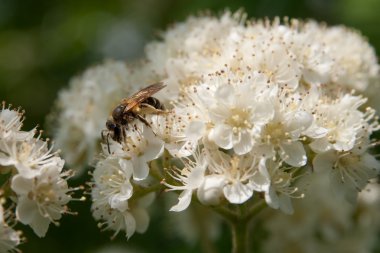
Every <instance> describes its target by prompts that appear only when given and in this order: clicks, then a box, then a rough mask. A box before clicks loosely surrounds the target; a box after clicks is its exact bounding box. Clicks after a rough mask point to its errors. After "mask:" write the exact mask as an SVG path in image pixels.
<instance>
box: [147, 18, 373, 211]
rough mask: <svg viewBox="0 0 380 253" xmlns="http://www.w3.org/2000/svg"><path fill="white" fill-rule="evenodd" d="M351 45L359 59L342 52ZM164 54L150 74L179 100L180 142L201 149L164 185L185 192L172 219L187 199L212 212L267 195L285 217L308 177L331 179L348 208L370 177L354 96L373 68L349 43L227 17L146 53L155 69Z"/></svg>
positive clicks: (358, 44) (351, 36) (179, 32)
mask: <svg viewBox="0 0 380 253" xmlns="http://www.w3.org/2000/svg"><path fill="white" fill-rule="evenodd" d="M338 35H339V36H338ZM343 40H344V41H343ZM346 40H347V41H350V45H348V44H347V41H346ZM341 44H342V45H341ZM352 47H354V48H358V50H357V51H358V52H360V53H358V54H356V53H355V54H350V53H347V52H348V51H349V50H352ZM359 49H360V50H359ZM162 52H167V55H166V56H165V57H167V58H168V59H167V60H166V64H160V66H165V68H163V69H159V68H158V67H157V68H156V71H157V72H160V71H163V72H166V79H165V81H164V82H165V83H167V84H168V86H169V87H168V89H171V91H173V90H176V91H177V92H178V95H177V97H178V98H177V99H175V96H174V98H173V97H172V99H173V100H175V102H174V103H173V109H172V111H173V114H175V115H176V119H177V121H178V122H176V123H175V124H177V125H183V126H184V127H183V129H181V133H182V135H181V136H182V140H181V141H182V143H186V144H188V143H190V144H192V146H191V147H192V150H196V149H202V151H201V152H199V153H198V154H193V155H194V159H195V162H194V161H190V162H187V161H185V162H184V164H185V168H184V169H182V170H180V171H176V172H174V173H173V177H174V178H175V179H176V180H177V181H179V183H180V185H177V184H166V185H167V186H168V187H169V188H171V189H172V190H181V191H182V193H181V195H180V197H179V202H178V204H177V205H175V206H174V207H173V208H172V210H175V211H180V210H183V209H185V208H186V207H187V206H188V205H189V204H190V201H191V197H192V193H193V192H194V191H196V193H197V197H198V199H199V201H200V202H202V203H204V204H211V205H217V204H219V203H221V201H223V199H225V200H227V201H228V202H229V203H233V204H241V203H244V202H246V201H247V200H249V199H250V198H251V197H252V195H253V194H254V192H263V193H264V195H265V201H266V202H267V204H268V205H269V206H271V207H272V208H276V209H277V208H280V209H281V210H282V211H284V212H286V213H292V212H293V208H292V205H291V202H290V197H301V196H303V195H304V193H303V192H302V191H301V190H300V189H299V188H298V187H296V186H294V182H295V180H296V179H298V180H302V177H301V175H302V174H305V173H306V172H311V171H314V172H320V171H328V172H329V173H330V174H331V177H330V180H331V186H332V188H333V191H334V192H336V193H339V194H342V195H343V197H345V198H346V199H347V200H350V201H353V200H354V199H356V197H357V193H358V191H361V190H362V189H363V188H364V187H365V185H366V184H367V182H368V180H369V179H370V178H373V177H376V176H377V175H378V173H379V170H380V163H379V162H378V161H377V160H376V159H375V158H374V157H373V156H372V155H370V154H369V153H368V150H369V148H370V147H371V145H372V144H371V141H370V135H371V134H372V133H373V132H374V131H376V130H378V128H379V126H378V124H377V122H376V118H375V111H374V110H373V109H371V108H362V107H363V105H364V103H365V102H366V99H365V98H363V97H362V96H360V95H355V93H354V92H352V88H356V89H359V90H363V89H365V88H366V87H367V86H368V85H369V84H370V82H371V80H372V79H374V78H376V77H377V75H378V70H379V67H378V65H377V63H376V57H375V55H374V52H373V49H372V48H371V47H370V46H369V45H368V43H366V42H365V40H363V38H361V37H360V35H358V34H357V33H355V32H353V31H350V30H348V29H345V28H342V27H333V28H327V27H324V26H321V25H318V24H317V23H315V22H307V23H301V22H299V21H297V20H293V21H290V23H285V24H284V25H283V24H280V23H279V21H278V20H275V21H273V22H269V21H256V22H251V23H248V24H246V25H244V24H243V20H241V19H236V18H233V17H231V16H230V15H229V14H228V13H227V14H225V15H224V16H222V17H221V18H220V19H216V18H209V17H204V18H199V19H197V18H192V19H190V20H189V21H188V22H186V23H184V24H180V25H178V26H176V27H175V28H174V29H172V30H170V31H168V32H167V33H166V35H165V37H164V42H161V43H157V44H154V45H152V46H150V47H149V50H148V59H150V60H151V64H153V63H155V62H158V61H159V60H158V57H163V56H162ZM161 61H162V60H161ZM170 63H172V65H170ZM155 66H156V65H155ZM172 69H175V71H173V70H172ZM163 76H165V74H163ZM173 80H174V81H173ZM347 80H349V81H347ZM167 117H170V114H169V115H168V116H167ZM178 119H180V120H178ZM172 121H173V120H172ZM175 124H172V125H173V126H174V125H175ZM157 128H159V126H158V127H157ZM166 128H169V129H170V128H173V127H171V126H166ZM176 128H178V127H176ZM157 132H159V131H157ZM176 134H177V135H178V133H176ZM181 141H179V140H176V142H177V143H178V142H181ZM196 147H198V148H196ZM169 151H170V150H169ZM171 153H172V154H173V155H177V156H178V154H177V153H175V152H171Z"/></svg>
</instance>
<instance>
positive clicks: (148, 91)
mask: <svg viewBox="0 0 380 253" xmlns="http://www.w3.org/2000/svg"><path fill="white" fill-rule="evenodd" d="M165 86H166V85H165V84H163V83H162V82H159V83H154V84H152V85H149V86H148V87H145V88H144V89H142V90H139V91H138V92H136V93H135V94H133V95H132V96H131V97H129V98H124V99H122V100H121V104H123V105H125V109H124V112H128V111H129V110H131V109H132V108H133V107H135V106H136V105H138V104H139V103H141V102H142V101H144V100H145V99H147V98H148V97H151V96H152V95H153V94H155V93H157V92H158V91H160V90H161V89H163V88H164V87H165Z"/></svg>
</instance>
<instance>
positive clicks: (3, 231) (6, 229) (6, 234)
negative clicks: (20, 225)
mask: <svg viewBox="0 0 380 253" xmlns="http://www.w3.org/2000/svg"><path fill="white" fill-rule="evenodd" d="M9 211H10V210H4V207H3V205H2V204H0V252H18V250H17V249H16V247H17V246H18V245H19V244H20V243H21V238H20V232H18V231H16V230H14V229H13V228H12V227H11V226H10V225H9V224H8V220H9V214H8V213H9Z"/></svg>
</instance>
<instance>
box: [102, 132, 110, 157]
mask: <svg viewBox="0 0 380 253" xmlns="http://www.w3.org/2000/svg"><path fill="white" fill-rule="evenodd" d="M102 135H103V132H102ZM109 138H110V133H109V132H108V133H107V148H108V154H111V148H110V141H109Z"/></svg>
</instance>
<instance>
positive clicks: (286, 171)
mask: <svg viewBox="0 0 380 253" xmlns="http://www.w3.org/2000/svg"><path fill="white" fill-rule="evenodd" d="M261 166H265V169H264V168H263V169H262V170H263V171H265V170H266V173H263V174H266V175H267V177H268V179H269V180H270V184H269V185H268V187H265V188H264V191H265V201H266V203H267V204H268V205H269V206H270V207H272V208H274V209H280V210H281V211H283V212H284V213H286V214H292V213H293V212H294V210H293V206H292V203H291V200H290V198H291V197H293V198H294V197H299V198H302V197H303V196H304V194H303V193H299V189H298V188H297V187H296V186H294V181H295V176H294V175H295V174H296V172H297V170H296V169H292V168H287V167H285V166H284V165H283V164H282V163H281V162H280V163H278V162H274V161H272V160H264V159H263V160H262V161H261Z"/></svg>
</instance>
